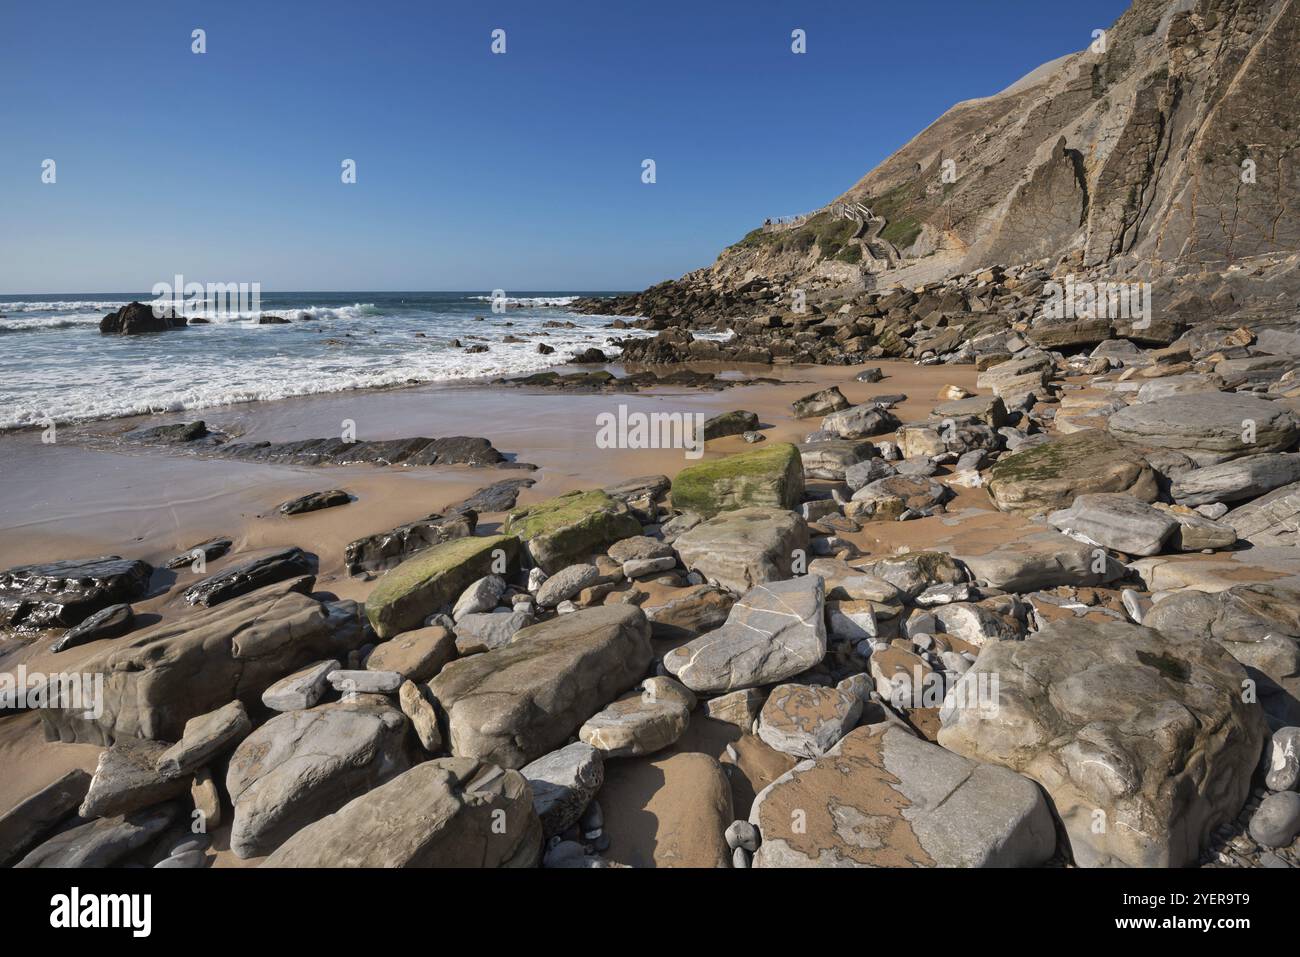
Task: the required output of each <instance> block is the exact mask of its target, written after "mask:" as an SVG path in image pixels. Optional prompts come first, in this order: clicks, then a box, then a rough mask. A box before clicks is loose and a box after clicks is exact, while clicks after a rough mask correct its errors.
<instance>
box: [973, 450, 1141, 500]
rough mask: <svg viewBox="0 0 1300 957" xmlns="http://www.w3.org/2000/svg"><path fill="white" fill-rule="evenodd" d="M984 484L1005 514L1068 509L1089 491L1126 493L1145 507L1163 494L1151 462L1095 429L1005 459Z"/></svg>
mask: <svg viewBox="0 0 1300 957" xmlns="http://www.w3.org/2000/svg"><path fill="white" fill-rule="evenodd" d="M985 485H986V486H987V488H988V491H989V496H990V497H991V498H992V499H993V504H995V505H996V506H997V507H998V508H999V509H1001V510H1002V511H1004V512H1028V513H1030V514H1039V513H1042V512H1045V511H1049V510H1051V509H1059V508H1065V507H1066V506H1068V505H1069V504H1070V503H1071V502H1073V501H1074V499H1075V496H1077V495H1082V494H1084V493H1087V492H1124V493H1125V494H1127V495H1130V496H1132V497H1133V498H1135V499H1137V500H1138V501H1141V502H1154V501H1155V500H1156V497H1157V494H1158V492H1159V488H1158V486H1157V484H1156V476H1155V472H1154V471H1153V470H1152V468H1151V466H1150V465H1148V464H1147V461H1146V459H1144V458H1143V457H1142V455H1141V454H1139V453H1138V452H1137V451H1136V450H1134V449H1130V448H1126V447H1125V446H1123V445H1121V444H1120V443H1119V442H1118V441H1116V440H1115V439H1114V438H1112V437H1111V436H1109V435H1107V434H1106V433H1105V432H1100V431H1098V430H1096V429H1084V430H1083V431H1081V432H1073V433H1071V434H1069V435H1060V436H1056V437H1053V438H1052V439H1050V440H1049V441H1047V442H1043V443H1041V444H1039V445H1035V446H1032V447H1030V448H1026V449H1021V450H1020V451H1017V452H1012V453H1010V454H1009V455H1004V456H1003V457H1002V458H1001V459H999V460H998V462H997V464H996V465H994V466H993V468H991V469H990V470H989V472H988V476H987V479H986V482H985Z"/></svg>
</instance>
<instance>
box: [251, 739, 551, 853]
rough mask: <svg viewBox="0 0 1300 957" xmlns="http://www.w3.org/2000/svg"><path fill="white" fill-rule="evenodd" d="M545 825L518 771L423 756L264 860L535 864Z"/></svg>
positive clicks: (302, 831) (301, 831) (461, 760)
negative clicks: (538, 816) (419, 762)
mask: <svg viewBox="0 0 1300 957" xmlns="http://www.w3.org/2000/svg"><path fill="white" fill-rule="evenodd" d="M541 849H542V828H541V824H540V822H539V821H538V819H537V814H536V813H535V812H534V811H533V805H532V794H531V792H530V790H529V787H528V782H527V781H526V780H525V779H524V777H523V775H521V774H520V773H519V772H518V771H503V770H502V769H501V768H498V767H496V766H495V765H491V764H485V763H482V762H479V761H475V760H472V759H470V758H439V759H437V760H434V761H426V762H425V763H423V764H419V765H417V766H416V767H414V768H411V769H410V770H409V771H406V772H405V773H403V774H400V775H398V776H397V777H395V778H393V779H392V780H391V781H388V782H387V783H386V784H382V785H380V786H379V787H377V788H375V789H374V790H373V791H370V792H368V793H366V794H363V795H361V796H359V797H357V798H355V799H353V800H352V801H350V802H349V803H347V804H345V805H344V806H343V807H341V808H339V810H337V811H335V812H334V813H333V814H330V815H328V816H327V817H324V818H322V819H320V820H318V821H316V822H315V823H314V824H310V825H308V826H307V827H304V828H303V829H302V830H300V831H299V832H298V833H297V834H295V835H294V836H293V837H291V838H289V840H288V841H286V842H285V843H284V844H283V845H282V846H281V847H280V848H279V849H277V850H276V851H275V852H274V853H273V854H271V856H270V857H268V858H267V859H266V860H265V861H264V862H263V863H262V866H263V867H349V868H354V867H381V868H387V867H463V868H481V867H536V866H537V864H538V862H539V861H540V860H541Z"/></svg>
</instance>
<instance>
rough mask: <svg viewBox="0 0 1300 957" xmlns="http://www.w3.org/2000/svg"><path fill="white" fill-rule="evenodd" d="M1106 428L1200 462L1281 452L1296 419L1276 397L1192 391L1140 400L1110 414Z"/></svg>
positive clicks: (1299, 435) (1299, 423)
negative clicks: (1273, 399)
mask: <svg viewBox="0 0 1300 957" xmlns="http://www.w3.org/2000/svg"><path fill="white" fill-rule="evenodd" d="M1107 429H1108V430H1109V431H1110V434H1111V435H1113V436H1114V437H1115V438H1117V439H1119V440H1121V441H1123V442H1132V443H1134V444H1136V445H1146V446H1155V447H1157V448H1162V449H1176V450H1177V451H1179V452H1183V453H1184V454H1186V455H1188V456H1190V457H1191V458H1192V459H1193V460H1194V461H1196V462H1197V464H1199V465H1214V464H1216V463H1219V462H1226V461H1228V460H1229V459H1236V458H1241V457H1242V456H1243V455H1257V454H1260V453H1263V452H1285V451H1287V450H1289V449H1290V448H1292V447H1293V446H1294V445H1295V444H1296V440H1297V439H1300V419H1297V417H1296V415H1295V413H1294V412H1292V411H1291V410H1290V409H1288V408H1287V407H1286V406H1285V405H1283V404H1282V403H1280V402H1272V401H1269V400H1268V399H1261V398H1258V397H1257V396H1253V395H1247V394H1244V393H1236V392H1195V393H1191V394H1189V395H1176V396H1170V397H1168V398H1165V399H1156V400H1155V401H1153V402H1142V403H1139V404H1137V405H1131V406H1129V407H1128V408H1127V409H1121V410H1120V411H1119V412H1116V413H1115V414H1114V415H1112V416H1111V417H1110V422H1109V423H1108V425H1107Z"/></svg>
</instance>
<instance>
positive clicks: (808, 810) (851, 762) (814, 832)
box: [749, 724, 1056, 867]
mask: <svg viewBox="0 0 1300 957" xmlns="http://www.w3.org/2000/svg"><path fill="white" fill-rule="evenodd" d="M749 821H750V823H751V824H753V825H754V826H755V827H756V828H758V830H759V831H760V832H761V833H762V836H763V843H762V845H761V846H760V847H759V849H758V852H757V853H756V854H755V855H754V862H753V866H755V867H1032V866H1035V865H1038V864H1042V863H1043V862H1044V861H1046V860H1047V859H1048V858H1050V857H1051V856H1052V854H1053V852H1054V851H1055V848H1056V831H1055V825H1054V824H1053V822H1052V815H1051V812H1050V811H1049V810H1048V807H1047V802H1046V801H1045V800H1044V799H1043V795H1042V792H1041V791H1040V790H1039V789H1038V787H1037V786H1036V785H1035V784H1034V783H1033V782H1032V781H1030V780H1028V779H1027V778H1024V777H1021V776H1020V775H1018V774H1015V773H1014V772H1011V771H1008V770H1006V769H1005V768H1000V767H996V766H994V765H992V764H983V763H979V762H976V761H971V760H968V759H966V758H963V757H960V756H959V755H956V754H952V753H951V752H948V751H945V750H944V749H943V748H941V747H938V746H937V745H934V744H931V743H929V742H928V741H924V740H922V739H920V738H918V737H916V736H914V735H912V734H910V733H909V732H907V731H906V730H904V729H902V728H899V727H897V726H892V725H883V724H882V725H874V726H871V727H863V728H858V729H857V730H855V731H851V732H849V734H848V735H846V736H845V737H844V738H843V740H841V741H840V742H839V744H837V745H836V746H835V747H834V748H832V749H831V751H830V752H829V753H828V754H827V755H826V756H824V757H821V758H816V759H810V760H806V761H802V762H800V763H799V764H797V765H795V766H794V767H793V768H792V769H791V770H790V771H788V772H787V773H786V774H784V775H782V776H781V777H779V778H777V779H776V780H775V781H773V782H772V783H771V784H770V785H768V786H767V787H766V788H764V789H763V791H762V792H760V793H759V795H758V797H757V798H756V799H755V800H754V805H753V808H752V809H751V811H750V814H749Z"/></svg>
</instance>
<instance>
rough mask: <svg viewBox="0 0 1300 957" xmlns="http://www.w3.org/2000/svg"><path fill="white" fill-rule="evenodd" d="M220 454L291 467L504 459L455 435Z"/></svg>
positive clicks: (229, 449) (309, 442) (305, 442)
mask: <svg viewBox="0 0 1300 957" xmlns="http://www.w3.org/2000/svg"><path fill="white" fill-rule="evenodd" d="M218 454H220V455H222V456H225V457H226V458H232V459H239V460H240V461H244V462H272V463H282V464H289V465H359V464H372V465H434V464H438V465H477V466H484V465H496V464H497V463H499V462H504V461H505V456H504V455H502V454H501V453H500V452H498V451H497V450H496V449H494V448H493V447H492V443H491V442H489V441H488V440H487V439H482V438H473V437H469V436H463V435H456V436H450V437H448V438H445V439H428V438H422V437H421V438H410V439H388V440H384V441H377V442H345V441H343V440H342V439H341V438H340V439H334V438H329V439H299V440H297V441H293V442H238V443H235V444H233V445H226V446H223V447H222V448H221V449H220V450H219V452H218Z"/></svg>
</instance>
